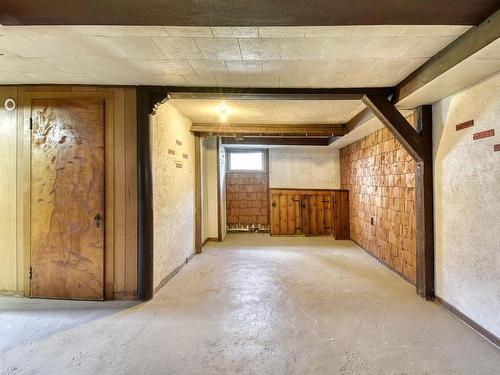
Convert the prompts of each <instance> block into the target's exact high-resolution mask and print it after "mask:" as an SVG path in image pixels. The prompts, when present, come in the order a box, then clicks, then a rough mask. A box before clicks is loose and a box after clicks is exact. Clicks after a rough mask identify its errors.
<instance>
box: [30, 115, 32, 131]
mask: <svg viewBox="0 0 500 375" xmlns="http://www.w3.org/2000/svg"><path fill="white" fill-rule="evenodd" d="M30 130H33V117H30Z"/></svg>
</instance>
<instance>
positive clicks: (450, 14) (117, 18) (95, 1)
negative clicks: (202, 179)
mask: <svg viewBox="0 0 500 375" xmlns="http://www.w3.org/2000/svg"><path fill="white" fill-rule="evenodd" d="M497 7H498V2H496V1H495V0H480V1H463V0H448V1H439V2H436V1H432V0H407V1H405V2H404V5H402V4H401V1H400V0H372V1H349V0H336V1H329V0H309V1H304V0H301V1H290V2H286V3H284V2H283V1H280V0H255V1H253V2H248V1H242V0H220V1H211V2H200V1H195V0H170V1H154V0H142V1H141V4H140V6H138V5H137V4H136V3H134V2H129V1H122V2H120V3H119V5H117V3H116V1H115V0H86V1H85V2H84V3H82V2H81V0H51V1H42V2H33V1H31V0H4V1H3V3H2V13H1V15H0V24H3V25H139V26H158V25H164V26H207V27H209V26H214V25H217V26H337V25H341V26H344V25H477V24H478V23H479V22H481V21H482V20H483V19H484V18H486V17H487V16H488V15H489V14H491V13H492V12H493V11H495V9H496V8H497Z"/></svg>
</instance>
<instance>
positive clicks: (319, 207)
mask: <svg viewBox="0 0 500 375" xmlns="http://www.w3.org/2000/svg"><path fill="white" fill-rule="evenodd" d="M323 200H324V196H323V195H317V196H316V212H317V217H318V219H317V226H318V228H317V232H318V234H324V233H325V211H324V207H323V206H324V204H325V203H324V202H323Z"/></svg>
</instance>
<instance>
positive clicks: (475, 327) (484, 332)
mask: <svg viewBox="0 0 500 375" xmlns="http://www.w3.org/2000/svg"><path fill="white" fill-rule="evenodd" d="M434 301H435V302H436V303H437V304H439V305H441V306H443V307H444V308H445V309H446V310H448V311H449V312H450V313H451V314H453V315H455V317H457V318H458V319H460V320H461V321H462V322H464V323H465V324H467V325H468V326H469V327H471V328H472V329H473V330H474V331H476V332H477V333H479V334H480V335H481V336H483V337H484V338H485V339H487V340H488V341H491V343H492V344H493V345H496V346H497V347H500V338H499V337H498V336H496V335H494V334H493V333H492V332H490V331H488V330H487V329H486V328H484V327H483V326H482V325H480V324H478V323H476V322H475V321H474V320H472V319H471V318H469V317H468V316H467V315H465V314H464V313H462V312H461V311H460V310H458V309H457V308H455V307H454V306H452V305H450V304H449V303H448V302H446V301H444V300H443V299H442V298H439V297H438V296H436V297H434Z"/></svg>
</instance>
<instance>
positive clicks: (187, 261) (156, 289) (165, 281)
mask: <svg viewBox="0 0 500 375" xmlns="http://www.w3.org/2000/svg"><path fill="white" fill-rule="evenodd" d="M195 255H196V253H192V254H191V255H190V256H189V257H187V258H186V260H185V261H184V262H182V263H181V264H180V265H178V266H177V267H175V268H174V270H173V271H172V272H170V273H169V274H168V275H167V276H165V277H164V278H163V279H162V280H161V281H160V283H159V284H158V286H157V287H156V288H154V290H153V295H155V294H156V293H158V291H159V290H160V289H161V288H163V287H164V286H165V285H166V284H167V283H168V282H169V281H170V280H171V279H172V277H174V276H175V275H176V274H177V273H178V272H179V271H180V270H181V269H182V267H184V266H185V265H186V264H188V263H189V262H190V261H191V259H193V257H194V256H195Z"/></svg>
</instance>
